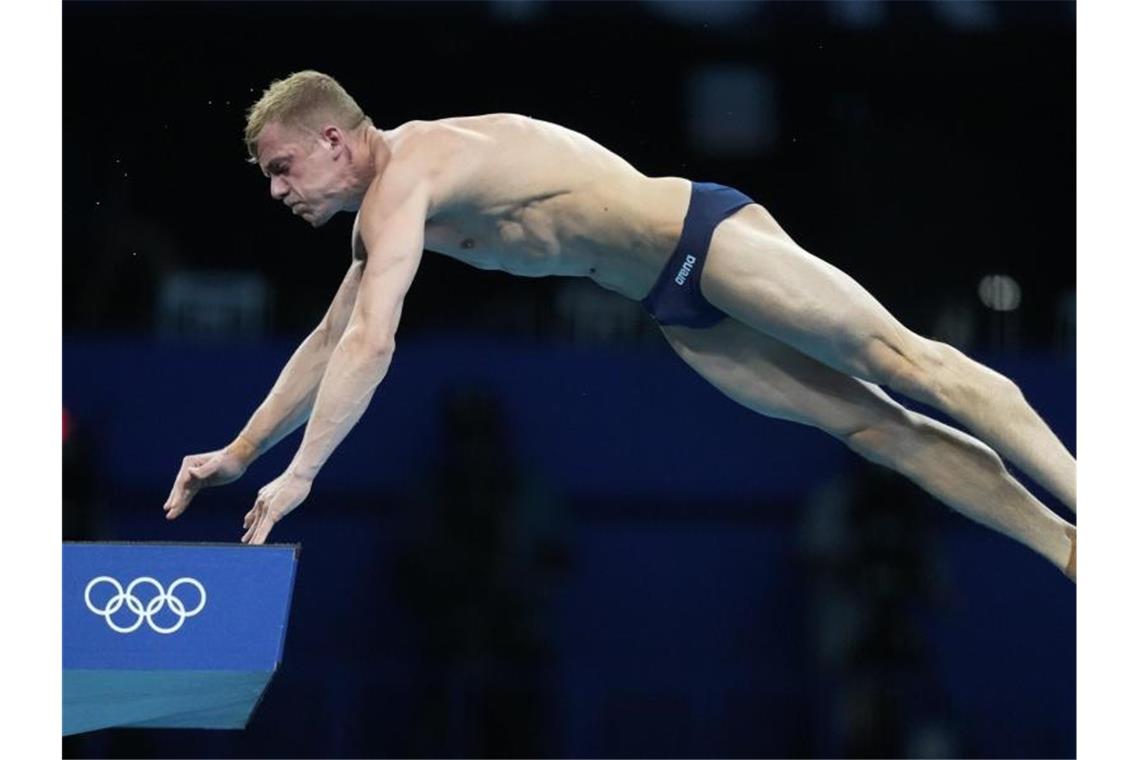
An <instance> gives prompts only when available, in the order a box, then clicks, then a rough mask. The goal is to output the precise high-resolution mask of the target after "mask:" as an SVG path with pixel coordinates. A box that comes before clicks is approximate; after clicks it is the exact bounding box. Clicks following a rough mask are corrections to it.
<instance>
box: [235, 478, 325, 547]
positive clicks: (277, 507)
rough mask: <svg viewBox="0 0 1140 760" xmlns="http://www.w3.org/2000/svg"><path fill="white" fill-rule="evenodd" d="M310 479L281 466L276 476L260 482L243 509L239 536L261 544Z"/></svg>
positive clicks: (301, 498) (305, 490) (300, 497)
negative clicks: (249, 506) (249, 505)
mask: <svg viewBox="0 0 1140 760" xmlns="http://www.w3.org/2000/svg"><path fill="white" fill-rule="evenodd" d="M312 487H313V481H311V480H309V479H307V478H302V477H301V476H299V475H297V474H296V473H294V472H293V471H292V470H285V472H283V473H281V475H280V476H278V478H277V479H276V480H273V481H271V482H270V483H267V484H266V485H264V486H263V487H262V488H261V490H260V491H258V492H257V501H256V502H254V505H253V509H251V510H249V512H248V513H246V516H245V521H244V522H243V523H242V527H243V528H245V529H246V531H245V535H244V536H242V537H241V542H242V543H243V544H264V543H265V539H266V538H267V537H268V536H269V531H271V530H273V526H274V525H276V524H277V522H278V520H280V519H281V518H282V517H284V516H285V515H287V514H289V513H290V512H292V511H293V510H294V509H296V508H297V507H298V506H300V504H301V502H303V501H304V500H305V497H306V496H308V495H309V489H310V488H312Z"/></svg>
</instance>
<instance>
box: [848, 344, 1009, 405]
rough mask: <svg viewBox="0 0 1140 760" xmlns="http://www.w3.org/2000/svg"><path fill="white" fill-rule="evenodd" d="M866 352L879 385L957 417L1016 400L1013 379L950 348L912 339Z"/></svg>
mask: <svg viewBox="0 0 1140 760" xmlns="http://www.w3.org/2000/svg"><path fill="white" fill-rule="evenodd" d="M871 344H872V345H870V346H869V347H868V349H867V356H868V361H869V363H870V364H871V367H872V374H873V375H875V378H876V382H878V383H879V384H880V385H885V386H886V387H888V388H890V389H891V390H894V391H898V392H899V393H902V394H903V395H905V396H907V397H909V398H912V399H915V400H916V401H920V402H922V403H924V404H927V405H929V406H933V407H936V408H939V409H943V410H945V411H948V412H951V413H953V412H955V411H957V410H962V409H965V408H968V407H973V406H974V405H975V404H977V403H979V402H982V403H984V402H985V400H986V399H1002V400H1005V399H1017V398H1018V397H1020V396H1021V389H1020V388H1018V387H1017V385H1016V384H1015V383H1014V382H1013V381H1012V380H1010V379H1009V378H1007V377H1005V376H1004V375H1001V374H999V373H997V372H994V371H993V370H991V369H989V368H988V367H984V366H983V365H981V364H978V363H977V362H975V361H973V360H972V359H970V358H969V357H967V356H966V355H965V354H963V353H962V352H961V351H959V350H958V349H956V348H954V347H953V346H951V345H948V344H946V343H941V342H939V341H936V340H930V339H928V338H923V337H921V336H917V335H913V336H911V337H909V338H908V339H906V340H905V341H901V342H900V343H899V344H897V345H896V344H891V343H888V342H887V341H884V340H882V339H874V340H872V341H871Z"/></svg>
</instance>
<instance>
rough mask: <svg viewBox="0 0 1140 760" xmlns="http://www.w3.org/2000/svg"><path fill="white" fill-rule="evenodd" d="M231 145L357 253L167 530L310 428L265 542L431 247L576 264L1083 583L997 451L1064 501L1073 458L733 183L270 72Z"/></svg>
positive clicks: (753, 399)
mask: <svg viewBox="0 0 1140 760" xmlns="http://www.w3.org/2000/svg"><path fill="white" fill-rule="evenodd" d="M245 138H246V144H247V146H248V148H249V152H250V155H251V157H252V158H251V161H253V162H256V163H257V164H258V165H259V167H260V168H261V170H262V172H263V173H264V174H265V175H266V176H267V177H268V178H269V192H270V195H272V197H273V198H274V200H278V201H281V202H283V203H284V204H285V205H287V206H288V207H289V208H290V210H291V211H292V212H293V214H294V215H296V216H299V217H301V218H302V219H304V220H305V221H306V222H308V223H309V224H311V225H313V226H314V227H318V226H320V225H322V224H324V223H325V222H327V221H328V220H329V219H330V218H331V217H332V216H333V215H334V214H336V213H338V212H341V211H355V212H356V221H355V224H354V225H353V230H352V261H351V264H350V265H349V268H348V273H347V275H346V276H345V278H344V281H343V282H342V283H341V286H340V288H339V290H338V291H337V293H336V296H335V297H334V299H333V301H332V305H331V306H330V307H329V310H328V312H327V313H326V314H325V316H324V318H323V319H322V320H321V322H320V324H319V325H318V326H317V327H316V329H315V330H314V331H313V332H312V334H310V335H309V336H308V337H307V338H306V339H305V340H304V341H303V342H302V343H301V345H300V347H299V348H298V349H297V350H296V352H295V353H294V354H293V356H292V358H291V359H290V360H289V362H288V363H287V364H286V366H285V368H284V370H282V372H281V375H280V377H279V378H278V380H277V382H276V384H275V385H274V386H273V389H272V390H271V391H270V393H269V396H268V397H267V398H266V399H265V401H264V402H263V403H262V404H261V406H260V407H259V408H258V409H257V411H256V412H255V413H254V414H253V416H252V418H251V419H250V420H249V422H248V423H247V424H246V426H245V428H244V429H243V430H242V431H241V432H240V433H239V434H238V435H237V437H236V438H235V439H234V440H233V442H232V443H230V444H229V445H227V446H226V447H224V448H222V449H219V450H217V451H212V452H207V453H203V454H195V455H191V456H188V457H186V458H185V459H184V460H183V463H182V467H181V469H180V471H179V473H178V476H177V478H176V480H175V482H174V487H173V488H172V490H171V492H170V496H169V498H168V499H167V501H166V504H165V506H164V509H165V511H166V516H167V519H174V518H176V517H178V516H179V515H180V514H182V512H184V511H185V510H186V507H187V505H188V504H189V503H190V500H191V499H192V498H193V497H194V495H195V494H196V493H197V492H198V491H199V490H200V489H202V488H203V487H207V486H215V485H221V484H223V483H228V482H230V481H233V480H235V479H236V478H238V477H240V475H241V474H242V473H243V472H244V471H245V469H246V467H247V466H248V465H249V463H250V462H251V461H252V460H253V459H255V458H256V457H257V456H258V455H260V454H261V453H263V452H264V451H266V450H267V449H269V448H270V447H271V446H273V445H274V444H275V443H277V442H278V441H279V440H280V439H281V438H283V437H285V436H286V435H288V434H289V433H290V432H292V431H293V430H295V429H296V428H297V427H299V426H301V425H303V424H305V423H306V422H307V426H306V428H305V433H304V437H303V439H302V441H301V445H300V448H299V449H298V450H297V453H296V456H295V457H294V458H293V460H292V463H291V464H290V465H289V467H288V468H286V470H285V472H284V473H282V474H281V475H280V476H279V477H278V478H276V479H275V480H273V481H272V482H270V483H269V484H267V485H266V486H264V487H263V488H262V489H261V490H260V491H259V492H258V496H257V500H256V503H255V504H254V506H253V508H252V509H251V510H250V511H249V513H248V514H247V515H246V516H245V521H244V527H245V529H246V531H245V535H244V536H242V539H241V540H242V541H243V542H245V543H251V544H261V543H264V541H265V539H266V538H267V537H268V535H269V532H270V531H271V530H272V529H273V526H274V525H276V524H277V522H278V521H279V520H281V518H283V517H284V516H285V515H287V514H289V512H291V511H292V510H294V509H296V508H297V506H298V505H299V504H300V503H301V502H302V501H303V500H304V499H305V497H306V496H307V495H308V493H309V489H310V487H311V484H312V482H313V478H315V477H316V475H317V473H318V472H319V471H320V469H321V466H322V465H323V464H324V463H325V461H326V460H327V459H328V458H329V456H330V455H331V454H332V453H333V451H334V450H335V449H336V447H337V445H338V444H339V443H340V442H341V440H343V439H344V437H345V436H346V435H347V434H348V431H349V430H351V429H352V427H353V426H354V425H355V424H356V421H357V420H358V419H359V418H360V416H361V414H363V413H364V410H365V408H367V406H368V403H369V401H370V400H371V398H372V394H373V392H374V391H375V390H376V386H377V385H378V384H379V383H380V381H381V380H383V378H384V375H385V373H386V372H387V370H388V367H389V365H390V363H391V361H392V355H393V352H394V350H395V338H396V328H397V326H398V324H399V321H400V311H401V308H402V305H403V300H404V295H405V293H406V292H407V290H408V288H409V286H410V285H411V283H412V279H413V278H414V277H415V274H416V269H417V267H418V266H419V262H420V256H421V254H422V252H423V250H424V249H425V248H426V249H428V250H432V251H437V252H439V253H442V254H444V255H446V256H451V257H453V258H456V259H459V260H460V261H463V262H466V263H468V264H471V265H473V266H476V267H479V268H481V269H499V270H503V271H507V272H511V273H512V274H518V275H523V276H526V277H545V276H549V275H561V276H572V277H589V278H590V279H592V280H593V281H594V282H596V283H598V284H599V285H601V286H602V287H604V288H607V289H609V290H612V291H615V292H617V293H620V294H621V295H623V296H625V297H627V298H632V299H635V300H638V301H641V302H642V303H643V304H644V305H645V306H646V308H647V309H648V310H649V313H650V314H651V315H652V316H653V317H654V319H655V320H656V321H657V322H658V323H659V324H660V325H661V329H662V331H663V332H664V334H665V338H666V339H667V340H668V342H669V344H670V345H671V346H672V347H673V348H674V349H675V350H676V352H677V353H678V355H680V357H681V358H682V359H683V360H684V361H685V362H686V363H687V364H688V365H689V366H691V367H692V368H693V369H694V370H696V371H697V372H698V373H700V375H701V376H702V377H704V378H705V379H706V380H708V381H709V382H710V383H712V384H713V385H714V386H715V387H716V388H718V389H719V390H720V391H721V392H722V393H724V394H725V395H727V396H728V397H729V398H732V399H733V400H735V401H737V402H738V403H740V404H742V405H744V406H746V407H748V408H749V409H751V410H753V411H755V412H759V413H760V414H765V415H769V416H772V417H778V418H781V419H787V420H794V421H796V422H801V423H804V424H808V425H812V426H814V427H817V428H820V429H821V430H823V431H825V432H827V433H830V434H831V435H832V436H834V437H836V438H838V439H839V440H841V441H842V442H844V443H845V444H847V445H848V446H849V447H850V448H851V449H853V450H854V451H856V452H857V453H859V454H860V455H862V456H864V457H866V458H867V459H869V460H871V461H873V462H877V463H879V464H881V465H885V466H887V467H890V468H892V469H894V470H896V471H898V472H900V473H902V474H903V475H905V476H906V477H908V478H910V479H911V480H912V481H914V482H915V483H917V484H918V485H919V486H920V487H922V488H923V489H924V490H926V491H927V492H928V493H930V494H931V495H933V496H934V497H936V498H938V499H940V500H941V501H943V502H944V503H946V504H947V505H949V506H950V507H952V508H954V509H956V510H958V511H959V512H961V513H963V514H964V515H966V516H967V517H970V518H971V519H973V520H976V521H978V522H980V523H982V524H984V525H987V526H989V527H991V528H995V529H997V530H999V531H1001V532H1003V533H1005V534H1007V535H1009V536H1011V537H1013V538H1014V539H1016V540H1018V541H1020V542H1022V543H1023V544H1025V545H1027V546H1029V547H1030V548H1032V549H1034V550H1035V551H1037V552H1038V553H1040V554H1041V555H1043V556H1044V557H1045V558H1046V559H1048V560H1049V561H1050V562H1052V563H1053V564H1054V565H1055V566H1057V567H1058V568H1060V569H1061V570H1063V571H1064V572H1065V573H1066V574H1067V575H1068V576H1069V577H1070V578H1073V579H1074V580H1075V579H1076V528H1075V527H1074V526H1073V525H1071V524H1070V523H1068V522H1066V521H1065V520H1063V519H1061V518H1060V517H1058V516H1057V515H1056V514H1054V513H1053V512H1052V511H1050V510H1049V509H1047V508H1046V507H1045V506H1044V505H1043V504H1041V503H1040V502H1039V501H1038V500H1037V499H1036V498H1034V497H1033V496H1032V495H1031V494H1030V493H1029V492H1028V491H1027V490H1026V489H1025V488H1024V487H1023V486H1022V485H1021V484H1020V483H1018V482H1017V481H1016V480H1015V479H1014V478H1013V477H1012V476H1011V475H1010V473H1009V472H1008V471H1007V470H1006V468H1005V466H1004V465H1003V463H1002V459H1001V458H1000V457H999V454H1000V455H1001V456H1002V457H1005V458H1006V459H1007V460H1009V461H1010V462H1012V463H1014V464H1016V465H1017V466H1018V467H1019V468H1021V470H1022V471H1024V472H1025V473H1027V474H1028V475H1029V476H1030V477H1032V478H1033V479H1035V480H1036V481H1037V482H1039V483H1040V484H1042V485H1043V486H1044V487H1045V488H1047V489H1048V490H1049V491H1050V492H1052V493H1053V494H1055V495H1056V496H1057V497H1058V498H1059V499H1060V500H1061V501H1062V502H1063V503H1064V504H1065V505H1067V506H1068V507H1069V509H1071V510H1073V511H1074V513H1075V512H1076V460H1075V459H1074V458H1073V456H1072V455H1071V454H1070V453H1069V452H1068V451H1067V450H1066V449H1065V447H1064V445H1063V444H1062V443H1061V442H1060V441H1059V440H1058V439H1057V437H1056V435H1054V434H1053V432H1052V431H1051V430H1050V429H1049V428H1048V426H1047V425H1046V424H1045V423H1044V422H1043V421H1042V420H1041V418H1040V417H1039V416H1038V415H1037V414H1036V413H1035V412H1034V411H1033V409H1031V408H1030V406H1029V404H1028V403H1026V401H1025V398H1024V397H1023V396H1022V394H1021V391H1020V390H1019V389H1018V388H1017V386H1016V385H1015V384H1014V383H1013V382H1012V381H1010V380H1009V379H1007V378H1005V377H1003V376H1002V375H1000V374H998V373H996V372H994V371H992V370H990V369H988V368H986V367H984V366H982V365H980V364H978V363H977V362H974V361H972V360H971V359H969V358H968V357H966V356H965V355H963V354H962V353H961V352H959V351H957V350H956V349H954V348H952V347H950V346H948V345H945V344H943V343H938V342H936V341H933V340H929V339H927V338H924V337H922V336H920V335H917V334H915V333H913V332H911V331H910V330H908V329H907V328H906V327H904V326H903V325H902V324H900V323H899V321H898V320H896V319H895V318H894V317H893V316H892V315H891V314H890V313H889V312H887V310H886V309H884V308H883V306H882V305H881V304H879V303H878V301H876V300H875V299H874V298H873V297H872V296H871V295H870V294H868V293H867V292H866V291H865V290H864V289H863V288H862V287H861V286H860V285H859V284H858V283H857V282H855V281H854V280H853V279H851V277H849V276H847V275H846V274H844V273H843V272H841V271H839V270H838V269H836V268H835V267H833V266H831V265H830V264H828V263H826V262H825V261H822V260H820V259H819V258H816V257H815V256H813V255H812V254H810V253H808V252H807V251H805V250H804V249H803V248H801V247H800V246H798V245H797V244H796V242H795V241H794V240H792V238H791V237H789V236H788V234H787V233H785V232H784V230H783V229H781V228H780V226H779V225H778V224H777V223H776V220H775V219H773V218H772V216H771V215H770V214H769V213H768V212H767V211H766V210H765V209H764V208H763V207H762V206H760V205H759V204H756V203H754V202H752V201H751V200H750V199H749V198H747V197H746V196H744V195H742V194H741V193H739V192H737V191H736V190H733V189H731V188H727V187H724V186H721V185H713V184H708V183H698V182H690V181H689V180H686V179H682V178H680V177H647V176H645V175H644V174H642V173H641V172H639V171H638V170H637V169H635V168H634V167H633V166H631V165H630V164H629V163H627V162H626V161H625V160H623V159H622V158H621V157H619V156H617V155H615V154H613V153H611V152H610V151H608V150H606V149H605V148H603V147H602V146H601V145H598V144H597V143H595V142H593V141H592V140H590V139H589V138H587V137H585V136H583V135H581V134H578V133H576V132H573V131H571V130H569V129H566V128H563V127H560V126H558V125H555V124H551V123H548V122H543V121H538V120H535V119H531V118H527V117H524V116H518V115H513V114H493V115H487V116H473V117H464V118H452V119H440V120H438V121H412V122H408V123H406V124H403V125H401V126H399V127H397V128H395V129H391V130H386V131H382V130H380V129H377V128H376V127H375V126H373V124H372V122H371V120H370V119H368V117H367V116H365V114H364V112H363V111H362V110H361V109H360V107H359V106H358V105H357V104H356V102H355V101H354V100H353V99H352V98H351V97H350V96H349V95H348V93H347V92H345V91H344V89H343V88H341V87H340V85H339V84H338V83H337V82H336V81H335V80H333V79H332V78H331V77H328V76H326V75H324V74H320V73H318V72H314V71H306V72H300V73H298V74H294V75H292V76H290V77H289V78H287V79H285V80H283V81H278V82H274V83H273V84H272V86H271V87H270V88H269V89H268V90H266V91H265V93H264V95H263V96H262V98H261V99H260V100H259V101H258V102H257V103H256V104H255V105H254V106H253V107H252V108H251V109H250V112H249V118H248V122H247V126H246V133H245ZM880 386H885V387H887V388H890V389H892V390H895V391H897V392H899V393H901V394H903V395H905V396H907V397H910V398H912V399H916V400H918V401H921V402H923V403H926V404H929V405H931V406H933V407H935V408H937V409H940V410H942V411H944V412H945V413H946V414H948V415H950V416H951V417H952V418H954V419H955V420H957V421H958V422H959V423H961V425H962V426H963V427H964V428H966V429H967V430H969V431H970V432H971V433H973V435H972V436H971V435H968V434H966V433H964V432H962V431H960V430H957V429H955V428H952V427H949V426H947V425H944V424H942V423H941V422H938V421H936V420H933V419H931V418H929V417H926V416H924V415H921V414H918V413H916V412H914V411H911V410H908V409H906V408H905V407H903V406H901V405H900V404H898V403H897V402H895V401H894V400H892V399H891V398H890V397H889V396H888V395H887V394H886V393H884V392H883V390H882V389H881V388H880ZM975 436H976V437H975ZM983 441H984V443H983ZM995 452H997V453H995Z"/></svg>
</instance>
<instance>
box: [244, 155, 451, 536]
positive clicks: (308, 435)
mask: <svg viewBox="0 0 1140 760" xmlns="http://www.w3.org/2000/svg"><path fill="white" fill-rule="evenodd" d="M394 168H395V167H392V168H390V169H389V172H387V173H386V176H385V178H384V182H383V183H379V184H375V185H373V187H372V188H370V189H369V191H368V193H367V194H366V195H365V198H364V201H363V203H362V205H361V208H360V234H361V237H362V239H363V241H364V245H365V248H366V249H367V251H368V260H367V263H366V265H365V267H364V270H363V272H362V274H361V281H360V287H359V291H358V293H357V297H356V303H355V305H354V307H353V309H352V314H351V316H350V317H349V320H348V325H347V327H346V329H345V331H344V334H343V335H342V336H341V338H340V341H339V342H338V343H337V345H336V348H335V349H334V350H333V352H332V354H331V355H330V357H329V361H328V365H327V367H326V368H325V373H324V377H323V379H322V380H321V382H320V388H319V390H318V391H317V393H316V398H315V401H314V403H313V407H312V413H311V416H310V417H309V424H308V426H307V427H306V428H305V436H304V438H303V440H302V441H301V446H300V448H299V449H298V450H297V454H296V456H294V458H293V461H292V463H291V464H290V465H289V467H288V469H286V471H285V472H284V473H283V474H282V475H281V476H280V477H278V478H277V479H276V480H274V481H273V482H272V483H270V484H268V485H267V486H265V487H264V488H262V489H261V491H260V492H259V494H258V498H257V502H256V503H255V504H254V507H253V509H252V510H250V512H249V514H247V515H246V519H245V523H244V526H245V527H246V528H247V530H246V533H245V535H244V536H243V537H242V541H243V542H246V543H252V544H261V543H264V542H265V539H266V537H267V536H268V535H269V531H270V530H272V528H273V526H274V525H275V524H276V523H277V521H278V520H280V519H281V518H282V517H284V516H285V515H286V514H288V513H289V512H291V511H292V510H293V509H295V508H296V507H297V506H298V505H299V504H300V503H301V502H302V501H303V500H304V499H305V497H306V496H307V495H308V493H309V488H310V487H311V485H312V481H313V478H315V477H316V475H317V473H318V472H319V471H320V469H321V467H322V466H323V465H324V463H325V462H326V461H327V460H328V458H329V456H330V455H331V454H332V453H333V451H334V450H335V449H336V447H337V446H338V445H339V444H340V442H341V441H342V440H344V437H345V436H346V435H348V431H350V430H351V429H352V428H353V426H355V425H356V423H357V421H358V420H359V419H360V417H361V415H362V414H364V410H365V409H366V408H368V404H369V402H370V401H371V400H372V394H373V393H374V392H375V390H376V386H377V385H379V384H380V381H381V380H383V379H384V376H385V374H387V372H388V367H389V366H390V365H391V362H392V355H393V353H394V352H395V348H396V327H397V326H398V324H399V321H400V312H401V310H402V309H403V304H404V296H405V294H406V293H407V291H408V288H409V287H411V284H412V280H413V279H414V278H415V274H416V270H417V269H418V268H419V263H420V257H421V256H422V254H423V243H424V223H425V220H426V217H427V211H428V203H429V194H428V190H427V187H426V185H425V184H424V183H423V182H422V181H419V180H401V179H400V178H398V177H390V176H387V175H388V174H391V173H392V170H393V169H394Z"/></svg>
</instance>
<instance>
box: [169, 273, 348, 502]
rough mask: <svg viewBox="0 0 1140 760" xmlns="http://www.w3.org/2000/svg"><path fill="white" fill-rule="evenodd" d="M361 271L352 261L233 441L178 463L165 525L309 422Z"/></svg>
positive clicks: (239, 475)
mask: <svg viewBox="0 0 1140 760" xmlns="http://www.w3.org/2000/svg"><path fill="white" fill-rule="evenodd" d="M363 269H364V263H363V262H362V261H360V260H359V259H356V258H354V260H353V262H352V264H351V265H350V266H349V268H348V274H346V275H345V277H344V281H343V282H342V283H341V284H340V288H339V289H338V290H337V293H336V296H335V297H334V298H333V301H332V304H331V305H330V306H329V309H328V311H327V312H326V313H325V316H324V318H323V319H322V320H321V322H320V324H318V325H317V327H316V329H314V330H313V332H312V333H310V334H309V336H308V337H307V338H305V340H304V341H302V342H301V345H300V346H298V347H297V350H296V351H294V352H293V356H292V357H291V358H290V359H289V361H288V363H286V365H285V368H284V369H282V370H281V374H280V375H279V376H278V378H277V382H276V383H274V385H273V388H272V390H270V391H269V395H268V396H267V397H266V398H265V401H263V402H262V403H261V406H259V407H258V408H257V411H255V412H254V413H253V416H252V417H251V418H250V420H249V422H247V423H246V425H245V427H244V428H243V429H242V431H241V432H240V433H238V436H237V438H235V439H234V440H233V441H232V442H231V443H229V444H228V445H227V446H225V447H224V448H221V449H218V450H216V451H208V452H205V453H202V454H191V455H190V456H187V457H185V458H184V459H183V460H182V466H181V468H180V469H179V472H178V476H177V477H176V478H175V479H174V486H173V488H171V490H170V496H169V497H167V500H166V503H165V504H164V505H163V508H164V510H165V511H166V517H167V519H168V520H173V519H174V518H176V517H178V516H179V515H180V514H182V513H183V512H185V511H186V508H187V507H188V506H189V505H190V501H191V499H193V498H194V496H195V494H197V493H198V491H200V490H201V489H203V488H207V487H210V486H220V485H224V484H226V483H229V482H232V481H234V480H236V479H237V478H239V477H241V475H242V473H244V472H245V469H246V468H247V467H248V466H249V464H250V463H251V462H252V461H253V460H254V459H256V458H257V457H259V456H261V454H263V453H265V452H266V451H268V450H269V449H270V448H272V447H273V445H274V444H276V443H277V442H278V441H280V440H281V439H282V438H284V437H285V436H287V435H289V434H290V433H292V432H293V431H294V430H296V429H297V428H298V427H299V426H300V425H302V424H304V422H305V420H307V419H308V418H309V412H310V411H311V410H312V408H313V401H314V399H315V398H316V395H317V388H318V387H319V385H320V382H321V377H322V376H323V375H324V372H325V366H326V365H327V364H328V361H329V357H330V356H331V355H332V352H333V348H334V347H335V346H336V344H337V341H339V340H340V337H341V335H342V334H343V333H344V330H345V326H346V325H347V324H348V320H349V315H350V314H351V313H352V308H353V304H354V303H355V302H356V293H357V290H358V288H359V286H360V279H361V274H362V272H363Z"/></svg>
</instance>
